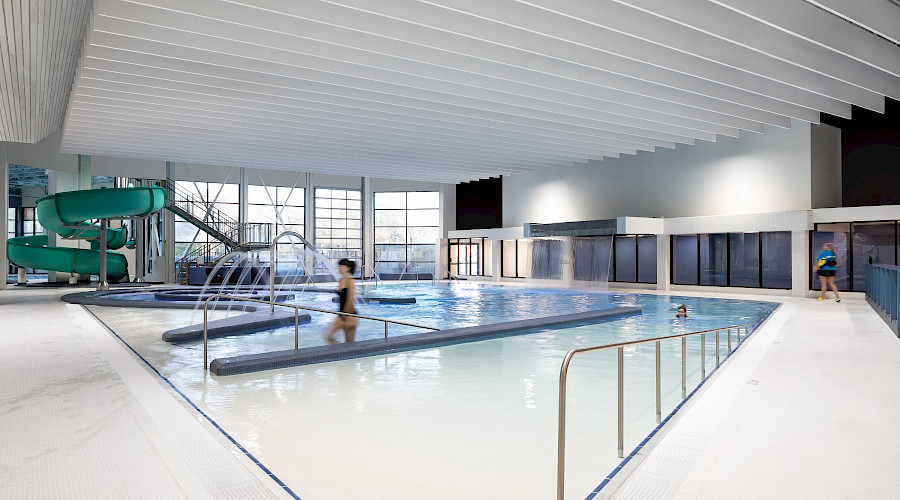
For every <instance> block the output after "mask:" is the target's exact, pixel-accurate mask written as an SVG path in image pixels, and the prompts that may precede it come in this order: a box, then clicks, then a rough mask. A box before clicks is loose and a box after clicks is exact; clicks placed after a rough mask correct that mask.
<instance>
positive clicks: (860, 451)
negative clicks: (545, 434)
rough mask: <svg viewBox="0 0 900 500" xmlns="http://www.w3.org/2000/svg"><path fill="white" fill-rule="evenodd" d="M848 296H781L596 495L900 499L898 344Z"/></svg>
mask: <svg viewBox="0 0 900 500" xmlns="http://www.w3.org/2000/svg"><path fill="white" fill-rule="evenodd" d="M829 295H830V294H829ZM844 295H845V296H844V300H842V301H841V302H840V303H836V302H834V301H833V300H828V301H826V302H824V303H822V302H817V301H816V300H815V299H783V300H784V304H783V305H782V306H781V308H779V310H778V311H776V312H775V314H773V315H772V317H770V318H769V321H768V322H767V324H766V325H765V327H764V328H762V329H760V330H758V331H757V332H756V333H754V334H753V336H751V339H750V340H749V341H748V342H747V343H745V344H744V345H743V346H742V348H741V350H742V351H743V352H741V353H740V355H738V356H735V357H733V358H731V359H730V360H729V361H728V365H729V366H727V367H725V369H724V370H719V371H718V372H717V374H716V376H715V377H714V378H713V379H711V380H710V382H709V383H707V384H705V386H704V388H703V389H702V390H701V392H699V393H698V396H695V397H694V398H692V400H691V401H690V402H689V403H688V404H687V405H686V406H685V408H684V409H683V411H682V412H680V414H679V415H677V416H676V417H675V418H673V420H672V421H670V424H669V425H668V426H667V428H666V429H665V431H664V432H662V433H661V434H662V435H661V436H660V437H659V439H655V440H654V441H652V442H651V446H650V447H648V448H645V450H644V451H643V452H642V453H640V454H638V455H637V456H636V457H635V460H632V462H631V463H629V464H628V467H627V468H626V469H625V470H624V472H625V474H622V475H621V476H622V477H619V478H616V479H617V480H615V481H613V482H612V483H610V485H609V486H607V487H606V488H604V489H603V490H602V491H601V494H600V495H598V496H597V497H596V498H615V499H631V498H635V499H638V498H639V499H647V498H672V499H677V500H688V499H722V498H728V499H760V498H773V499H776V498H783V499H806V498H809V499H832V498H833V499H844V498H897V496H898V495H900V475H898V474H896V473H895V471H894V470H893V468H892V464H894V463H897V461H898V460H900V432H897V431H896V428H895V422H896V418H897V415H898V414H900V384H898V383H897V380H900V340H898V339H897V338H896V337H895V336H894V334H893V333H892V332H891V331H890V329H889V328H888V327H887V325H886V324H885V323H884V322H883V321H882V320H881V319H880V318H879V317H878V315H877V314H876V313H875V312H874V311H873V310H872V308H871V307H870V306H869V305H868V304H867V303H866V301H865V299H864V298H862V297H860V296H859V295H858V294H854V295H855V296H854V297H852V298H851V297H849V296H850V295H851V294H844Z"/></svg>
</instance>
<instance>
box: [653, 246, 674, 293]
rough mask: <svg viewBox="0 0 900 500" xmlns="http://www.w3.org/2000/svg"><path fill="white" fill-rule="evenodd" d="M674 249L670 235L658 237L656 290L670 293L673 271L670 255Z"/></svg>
mask: <svg viewBox="0 0 900 500" xmlns="http://www.w3.org/2000/svg"><path fill="white" fill-rule="evenodd" d="M671 252H672V248H671V245H670V241H669V235H668V234H657V235H656V289H657V290H662V291H669V282H670V281H671V279H670V276H671V269H670V267H669V262H670V259H669V255H670V254H671Z"/></svg>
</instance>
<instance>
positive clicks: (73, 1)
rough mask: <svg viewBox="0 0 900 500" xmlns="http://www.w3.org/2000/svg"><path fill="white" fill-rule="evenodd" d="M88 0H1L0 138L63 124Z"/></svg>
mask: <svg viewBox="0 0 900 500" xmlns="http://www.w3.org/2000/svg"><path fill="white" fill-rule="evenodd" d="M90 7H91V1H90V0H65V1H63V0H31V1H29V0H0V73H2V75H0V141H9V142H28V143H34V142H37V141H40V140H41V139H43V138H44V137H46V136H47V135H49V134H51V133H53V132H55V131H57V130H59V128H60V127H61V126H62V123H63V116H64V114H65V110H66V103H67V102H68V98H69V92H70V90H71V88H72V78H73V75H74V74H75V66H76V63H77V62H78V51H79V49H80V48H81V40H82V38H83V37H84V32H85V29H86V26H87V21H88V18H89V13H90Z"/></svg>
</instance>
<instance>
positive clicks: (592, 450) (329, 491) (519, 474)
mask: <svg viewBox="0 0 900 500" xmlns="http://www.w3.org/2000/svg"><path fill="white" fill-rule="evenodd" d="M370 294H371V295H373V296H376V294H377V296H393V297H409V296H414V297H416V299H417V303H416V304H374V303H372V304H364V305H360V306H359V310H360V313H361V314H364V315H372V316H376V317H384V318H392V319H397V320H401V321H409V322H413V323H420V324H426V325H430V326H435V327H438V328H442V329H443V328H450V327H457V326H467V325H476V324H484V323H495V322H500V321H509V320H517V319H524V318H534V317H541V316H550V315H554V314H567V313H573V312H580V311H587V310H590V309H597V308H606V307H612V306H618V305H636V306H639V307H641V308H642V309H643V314H642V315H639V316H631V317H627V318H623V319H621V320H618V321H611V322H604V323H598V324H579V325H575V326H570V327H567V328H558V329H539V330H534V331H529V332H528V333H527V334H524V335H519V336H514V337H506V338H500V339H493V340H487V341H481V342H473V343H465V344H457V345H452V346H446V347H440V348H429V349H423V350H419V351H410V352H403V353H395V354H389V355H381V356H374V357H367V358H360V359H353V360H346V361H339V362H332V363H325V364H320V365H313V366H305V367H296V368H289V369H282V370H274V371H270V372H264V373H256V374H247V375H238V376H232V377H222V378H218V377H213V376H209V375H206V374H205V373H204V372H203V370H202V368H201V360H202V345H201V344H199V343H194V344H187V345H177V346H173V345H169V344H167V343H165V342H163V341H162V340H161V339H160V336H161V334H162V332H163V331H164V330H166V329H169V328H173V327H176V326H183V325H184V322H185V321H187V319H188V318H189V316H190V311H160V310H147V309H143V310H141V309H117V308H103V307H92V308H91V309H92V311H94V312H95V313H96V314H97V315H98V316H100V317H101V319H103V320H104V321H106V322H107V323H108V324H109V325H110V326H111V327H112V328H113V329H114V330H115V331H116V332H117V333H118V334H119V335H121V336H122V337H123V338H124V339H125V340H126V341H127V342H128V343H129V344H130V345H131V346H132V347H134V348H135V349H136V350H137V351H138V352H139V353H141V355H142V356H144V357H145V358H147V359H148V360H149V361H150V362H151V363H152V364H153V365H154V366H155V367H156V368H157V369H158V370H159V371H160V373H162V374H163V375H164V376H166V377H167V378H169V379H170V380H171V381H172V382H173V383H174V384H175V385H176V386H177V387H179V389H181V390H182V391H183V392H184V393H185V394H186V395H187V396H188V397H190V398H191V399H192V400H193V401H194V402H195V403H197V404H198V405H199V406H200V407H201V408H202V409H203V410H204V411H206V412H208V413H209V414H210V415H211V416H212V418H214V419H215V420H216V421H217V422H218V423H219V424H220V425H222V426H223V427H224V428H225V429H226V430H228V432H229V433H231V434H232V435H233V436H234V437H235V438H236V439H237V440H238V441H239V442H240V443H241V444H242V445H244V446H245V447H246V448H247V449H248V450H250V451H251V452H252V453H254V454H255V455H256V456H257V457H258V458H259V459H260V460H262V461H263V462H264V463H265V464H266V466H267V467H269V468H270V469H272V470H273V471H274V472H275V473H276V474H277V475H278V476H279V477H280V478H281V479H282V480H284V481H285V482H286V483H287V484H289V485H290V486H291V487H292V488H293V489H294V490H295V491H299V492H300V495H301V496H302V497H303V498H362V497H365V498H392V499H393V498H549V497H552V495H553V491H554V483H553V481H554V476H553V471H554V470H555V450H556V441H555V437H556V411H557V399H556V398H557V384H558V378H559V369H560V364H561V362H562V358H563V357H564V355H565V353H566V352H567V351H568V350H570V349H572V348H576V347H584V346H589V345H598V344H604V343H612V342H617V341H624V340H634V339H639V338H648V337H655V336H661V335H667V334H674V333H678V332H682V331H697V330H705V329H710V328H717V327H723V326H728V325H734V324H741V323H748V322H751V321H755V320H758V319H760V318H762V317H764V316H766V315H767V314H768V313H769V312H771V311H772V310H773V309H774V307H775V305H776V304H774V303H771V302H759V301H742V300H741V301H739V300H727V299H712V298H696V297H677V296H656V295H641V294H622V293H590V292H579V291H571V290H546V289H528V288H519V287H500V286H483V285H475V284H466V283H459V284H453V285H442V286H432V285H431V284H427V285H426V284H418V285H413V284H410V285H399V286H389V287H379V288H378V289H377V290H372V291H371V292H370ZM332 297H333V295H331V294H322V293H314V294H302V295H300V296H299V297H298V299H297V303H301V304H306V305H310V306H312V307H321V308H329V309H336V307H337V305H336V304H334V303H332V302H331V298H332ZM681 303H686V304H688V306H689V310H690V314H691V316H692V317H693V318H694V319H691V320H689V321H671V317H672V316H674V314H675V308H676V307H677V305H678V304H681ZM217 314H218V313H217ZM331 321H332V317H331V315H325V314H313V315H312V323H311V324H308V325H303V326H301V345H303V346H312V345H322V344H323V340H322V333H323V331H324V329H325V327H326V326H327V325H328V324H329V323H330V322H331ZM413 331H414V330H412V329H403V328H397V329H396V330H395V329H394V327H391V334H392V335H395V334H408V333H412V332H413ZM381 336H383V327H382V326H381V324H379V323H373V322H366V321H363V322H361V325H360V333H359V334H358V337H360V338H377V337H381ZM723 345H724V341H723ZM291 347H293V327H289V328H282V329H278V330H273V331H268V332H260V333H258V334H253V335H247V336H240V337H228V338H218V339H213V340H211V341H210V355H211V358H216V357H223V356H229V355H238V354H247V353H251V352H265V351H274V350H280V349H288V348H291ZM662 352H663V363H662V370H663V373H662V376H663V381H664V388H663V401H664V412H666V413H667V412H668V411H671V409H672V408H673V407H674V406H675V405H677V403H678V401H679V400H680V394H681V387H680V381H681V368H680V366H681V365H680V364H681V344H680V341H674V342H666V343H663V345H662ZM706 352H707V368H708V370H709V369H711V367H712V366H715V361H714V359H715V343H714V338H713V337H712V336H710V338H708V339H707V351H706ZM653 353H654V348H653V346H652V345H648V346H634V347H630V348H629V349H628V350H627V352H626V362H625V364H626V378H625V383H626V393H627V394H628V397H627V399H626V405H627V406H626V419H627V422H628V425H627V427H626V431H627V434H626V447H633V446H634V445H635V444H637V442H639V441H640V439H642V437H643V436H645V435H646V434H647V432H649V430H650V429H652V427H653V426H654V425H655V418H654V413H655V411H654V391H653V383H654V380H655V374H654V370H653V367H654V356H653ZM699 353H700V343H699V339H697V340H692V341H690V342H689V343H688V358H687V362H688V364H687V366H688V378H689V381H690V383H691V384H694V385H695V384H696V383H697V382H699V356H700V354H699ZM723 354H724V353H723ZM615 373H616V367H615V353H614V352H612V353H606V352H602V353H596V355H585V356H582V357H579V358H577V359H576V361H575V362H573V364H572V367H571V370H570V374H569V386H568V394H569V409H570V420H569V423H568V426H569V440H568V446H569V451H568V462H569V464H570V468H569V469H568V470H567V476H568V477H569V479H568V482H567V491H577V492H585V494H586V493H587V492H589V491H590V489H592V488H593V487H594V486H596V485H597V484H598V483H599V482H600V480H601V479H602V477H604V476H605V475H606V474H607V472H608V471H609V470H610V469H611V468H612V467H613V466H614V465H615V464H616V463H617V460H616V459H615V410H614V409H615ZM629 449H630V448H629ZM347 460H351V462H352V463H353V474H352V477H348V476H347V475H346V474H343V473H342V471H345V470H346V469H345V468H344V467H343V466H341V465H340V464H343V463H347V462H346V461H347ZM411 478H412V479H411ZM523 478H528V480H527V481H523ZM435 484H440V485H442V486H441V488H439V489H435V487H434V485H435ZM402 492H407V493H402ZM404 495H405V496H404Z"/></svg>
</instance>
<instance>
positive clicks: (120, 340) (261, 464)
mask: <svg viewBox="0 0 900 500" xmlns="http://www.w3.org/2000/svg"><path fill="white" fill-rule="evenodd" d="M81 307H82V308H84V310H85V311H87V312H88V313H89V314H90V315H91V316H93V317H94V318H95V319H96V320H97V321H99V322H100V324H102V325H103V326H104V327H106V329H107V330H109V332H110V333H112V334H113V335H115V336H116V338H117V339H119V342H122V343H123V344H125V347H127V348H128V349H129V350H131V352H133V353H134V355H135V356H137V357H138V358H140V360H141V361H143V362H144V364H146V365H147V366H149V367H150V369H151V370H153V373H155V374H156V375H158V376H159V378H161V379H163V381H165V382H166V383H167V384H169V387H171V388H172V389H173V390H174V391H175V392H177V393H178V395H179V396H181V397H182V398H184V400H185V401H187V402H188V404H190V405H191V406H192V407H193V408H194V409H195V410H197V413H199V414H200V415H202V416H203V418H205V419H206V420H207V421H208V422H209V423H210V424H212V425H213V427H215V428H216V429H218V430H219V432H221V433H222V435H223V436H225V437H226V438H228V440H229V441H231V443H232V444H234V445H235V446H236V447H237V449H239V450H241V452H242V453H243V454H244V455H246V456H247V458H249V459H250V460H251V461H252V462H253V463H254V464H256V465H257V466H258V467H259V468H260V469H262V471H263V472H265V473H266V475H267V476H269V477H270V478H272V480H273V481H275V483H276V484H278V486H280V487H281V488H282V489H283V490H284V491H285V492H286V493H287V494H288V495H290V496H291V498H295V499H297V500H301V498H300V497H299V496H298V495H297V494H296V493H294V491H293V490H292V489H291V488H290V487H288V485H286V484H284V481H282V480H281V479H279V478H278V476H276V475H275V473H273V472H272V471H270V470H269V468H268V467H266V466H265V465H263V463H262V462H260V461H259V460H257V458H256V457H254V456H253V454H252V453H250V452H249V451H247V449H246V448H244V447H243V446H241V444H240V443H238V442H237V440H235V439H234V438H233V437H232V436H231V434H228V432H227V431H226V430H225V429H223V428H222V427H221V426H220V425H219V424H218V423H216V421H215V420H213V419H212V418H211V417H210V416H209V415H207V414H206V413H205V412H204V411H203V410H201V409H200V408H199V407H198V406H197V405H196V404H194V402H193V401H191V398H189V397H187V396H186V395H185V394H184V393H183V392H181V390H180V389H179V388H178V387H175V384H173V383H172V382H171V381H170V380H169V379H167V378H166V377H165V376H164V375H163V374H162V373H159V370H157V369H156V367H154V366H153V365H152V364H150V362H149V361H147V360H146V359H145V358H144V357H143V356H141V355H140V353H138V352H137V351H135V350H134V348H133V347H131V345H129V344H128V342H126V341H125V339H123V338H122V337H120V336H119V334H118V333H116V332H115V330H113V329H112V328H110V327H109V325H107V324H106V323H105V322H104V321H103V320H102V319H100V318H99V317H97V315H96V314H94V312H93V311H91V310H90V309H88V308H87V307H85V306H81Z"/></svg>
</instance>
